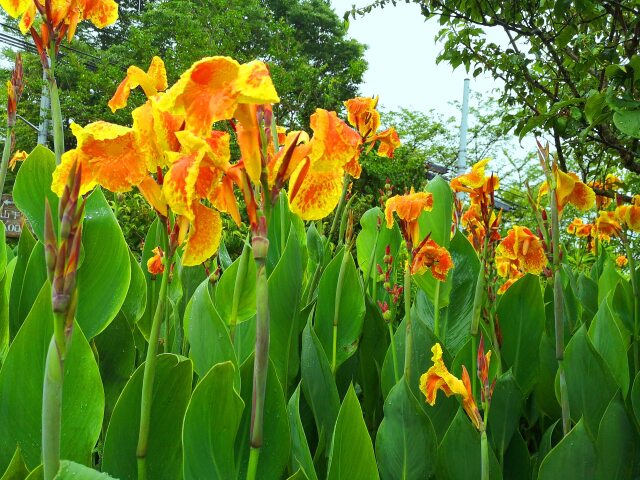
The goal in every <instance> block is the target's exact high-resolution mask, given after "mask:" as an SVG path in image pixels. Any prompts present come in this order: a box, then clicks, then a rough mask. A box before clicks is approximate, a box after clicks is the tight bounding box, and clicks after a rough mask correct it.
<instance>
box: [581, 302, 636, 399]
mask: <svg viewBox="0 0 640 480" xmlns="http://www.w3.org/2000/svg"><path fill="white" fill-rule="evenodd" d="M589 339H590V340H591V342H593V346H594V348H595V349H596V351H597V352H598V353H599V354H600V356H601V357H602V359H603V360H604V362H605V363H606V365H607V367H609V371H610V372H611V374H612V375H613V378H614V379H615V381H616V383H617V384H618V386H619V387H620V388H621V389H622V395H623V397H626V396H627V393H628V392H629V363H628V361H627V348H626V346H625V342H624V339H623V337H622V333H621V332H620V329H619V328H618V325H616V322H615V320H614V318H613V314H612V313H611V310H610V309H609V305H608V304H607V300H606V299H604V300H602V302H601V303H600V308H599V309H598V313H597V314H596V316H595V318H594V319H593V320H592V321H591V325H590V326H589Z"/></svg>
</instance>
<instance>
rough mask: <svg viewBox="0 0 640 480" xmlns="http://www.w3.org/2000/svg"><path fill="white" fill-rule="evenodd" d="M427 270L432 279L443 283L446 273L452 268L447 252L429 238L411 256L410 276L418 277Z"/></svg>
mask: <svg viewBox="0 0 640 480" xmlns="http://www.w3.org/2000/svg"><path fill="white" fill-rule="evenodd" d="M427 268H429V269H431V275H433V278H435V279H437V280H440V281H441V282H445V281H446V280H447V273H449V270H451V269H452V268H453V260H452V259H451V254H450V253H449V251H448V250H447V249H446V248H444V247H441V246H440V245H438V244H437V243H436V242H434V241H433V240H432V239H430V238H426V239H425V240H423V241H422V242H421V243H420V245H419V246H418V248H416V251H415V252H414V254H413V261H412V263H411V274H412V275H416V274H417V275H420V274H422V273H424V272H425V271H426V270H427Z"/></svg>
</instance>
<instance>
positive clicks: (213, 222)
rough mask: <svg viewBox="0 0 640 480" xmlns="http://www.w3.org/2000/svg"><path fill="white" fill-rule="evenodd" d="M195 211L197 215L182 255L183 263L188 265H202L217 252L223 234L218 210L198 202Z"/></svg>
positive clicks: (190, 228)
mask: <svg viewBox="0 0 640 480" xmlns="http://www.w3.org/2000/svg"><path fill="white" fill-rule="evenodd" d="M193 211H194V214H195V216H194V219H193V221H192V222H191V225H190V227H189V236H188V237H187V241H186V243H185V247H184V253H183V255H182V265H184V266H186V267H191V266H194V265H200V264H201V263H202V262H204V261H205V260H207V259H208V258H209V257H211V256H212V255H213V254H214V253H216V250H218V246H219V245H220V238H221V236H222V220H221V219H220V214H219V213H218V212H216V211H215V210H213V209H211V208H208V207H205V206H204V205H202V204H201V203H196V205H194V207H193Z"/></svg>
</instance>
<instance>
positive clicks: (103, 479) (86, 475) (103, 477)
mask: <svg viewBox="0 0 640 480" xmlns="http://www.w3.org/2000/svg"><path fill="white" fill-rule="evenodd" d="M109 478H113V477H110V476H109V475H107V474H106V473H101V472H98V471H97V470H94V469H93V468H89V467H85V466H84V465H80V464H78V463H75V462H70V461H69V460H62V461H61V462H60V470H58V473H57V474H56V476H55V477H53V480H107V479H109Z"/></svg>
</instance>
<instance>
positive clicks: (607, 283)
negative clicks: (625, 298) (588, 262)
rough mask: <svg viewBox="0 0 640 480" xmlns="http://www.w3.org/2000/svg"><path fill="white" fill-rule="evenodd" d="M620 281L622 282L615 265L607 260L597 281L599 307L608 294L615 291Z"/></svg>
mask: <svg viewBox="0 0 640 480" xmlns="http://www.w3.org/2000/svg"><path fill="white" fill-rule="evenodd" d="M620 280H622V277H621V276H620V274H619V273H618V270H617V268H616V265H615V263H613V261H612V260H610V259H607V261H606V262H605V264H604V268H603V270H602V274H601V275H600V278H599V279H598V305H601V304H602V301H603V300H604V299H605V298H607V297H608V296H609V293H611V292H612V291H614V290H615V288H616V286H617V285H618V282H619V281H620Z"/></svg>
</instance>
